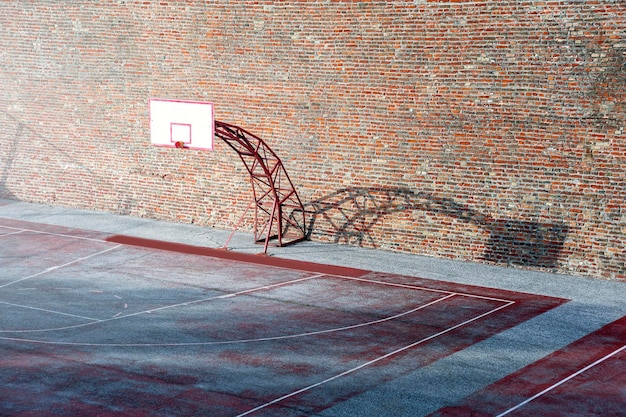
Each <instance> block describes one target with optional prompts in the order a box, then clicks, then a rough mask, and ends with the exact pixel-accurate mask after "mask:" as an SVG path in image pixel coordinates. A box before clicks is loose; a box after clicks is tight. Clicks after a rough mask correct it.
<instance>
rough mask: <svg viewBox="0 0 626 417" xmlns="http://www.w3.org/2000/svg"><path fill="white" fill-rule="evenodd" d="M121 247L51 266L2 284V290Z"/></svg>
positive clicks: (117, 246) (0, 286)
mask: <svg viewBox="0 0 626 417" xmlns="http://www.w3.org/2000/svg"><path fill="white" fill-rule="evenodd" d="M121 246H123V245H116V246H113V247H112V248H108V249H105V250H103V251H100V252H97V253H92V254H91V255H87V256H83V257H82V258H78V259H74V260H73V261H70V262H66V263H64V264H62V265H56V266H51V267H50V268H47V269H45V270H43V271H41V272H38V273H36V274H33V275H29V276H27V277H24V278H20V279H16V280H15V281H12V282H8V283H6V284H2V285H0V288H5V287H8V286H9V285H13V284H17V283H18V282H22V281H26V280H28V279H31V278H35V277H38V276H40V275H43V274H47V273H48V272H50V271H54V270H57V269H59V268H64V267H66V266H69V265H72V264H75V263H78V262H80V261H84V260H85V259H89V258H93V257H94V256H98V255H102V254H104V253H107V252H110V251H112V250H115V249H117V248H119V247H121Z"/></svg>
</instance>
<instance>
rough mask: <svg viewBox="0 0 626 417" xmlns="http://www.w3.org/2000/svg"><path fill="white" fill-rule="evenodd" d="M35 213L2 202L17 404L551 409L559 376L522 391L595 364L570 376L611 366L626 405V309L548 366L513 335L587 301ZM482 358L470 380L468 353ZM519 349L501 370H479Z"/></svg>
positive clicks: (100, 408)
mask: <svg viewBox="0 0 626 417" xmlns="http://www.w3.org/2000/svg"><path fill="white" fill-rule="evenodd" d="M28 207H30V208H33V207H34V208H35V209H37V210H38V212H39V216H31V218H29V219H25V217H28V216H24V215H23V214H22V215H20V216H15V215H13V216H11V215H10V210H9V213H7V212H5V213H4V216H3V213H2V210H1V209H2V208H4V207H0V270H1V271H2V272H1V274H0V352H1V353H2V354H1V355H0V380H1V381H2V384H1V386H0V399H1V401H0V415H14V416H38V415H50V414H51V413H50V411H51V410H54V415H60V416H64V415H67V416H70V415H72V416H75V415H103V416H106V415H117V416H119V415H129V416H130V415H133V416H142V415H145V416H199V415H202V416H233V417H234V416H247V415H250V416H341V415H364V416H365V415H426V414H428V412H434V413H435V414H436V415H459V416H461V415H470V414H471V413H474V414H475V415H498V413H504V412H507V413H510V415H542V413H541V411H542V410H552V408H549V407H553V404H552V402H551V401H549V399H550V398H552V397H549V395H553V394H555V393H556V392H558V391H557V390H556V388H557V387H555V388H554V390H552V389H551V390H548V391H549V392H548V391H546V393H544V394H545V395H544V394H541V397H542V398H541V401H539V400H538V399H533V400H532V401H529V402H528V403H524V404H521V403H523V402H524V401H525V400H527V399H529V398H532V397H533V396H534V395H536V394H538V393H542V391H543V390H545V388H546V386H551V385H554V384H555V383H558V381H562V380H563V379H565V378H568V375H572V374H575V373H576V372H577V371H580V370H584V371H582V372H579V373H578V374H577V375H575V376H573V377H570V378H569V379H567V381H564V382H561V383H558V384H559V386H562V387H565V382H567V384H574V383H575V378H576V377H579V376H581V375H584V376H585V377H586V378H591V380H592V383H597V384H600V383H604V384H606V380H603V379H602V377H601V376H602V375H605V373H604V372H600V373H598V372H596V373H592V372H591V368H595V367H596V366H597V368H595V369H594V371H596V370H600V369H601V368H600V367H601V366H609V369H613V370H614V371H615V372H616V373H615V374H614V376H613V377H611V381H613V382H614V384H613V385H612V386H613V388H614V391H613V393H614V394H611V395H608V396H603V397H602V398H599V399H598V400H599V401H602V402H603V403H605V404H606V403H607V398H608V402H609V403H610V400H611V398H613V399H615V400H616V401H621V403H623V401H624V397H623V395H624V389H625V387H624V379H623V375H624V370H625V364H624V353H623V350H619V349H620V346H621V345H620V343H621V344H622V345H623V344H624V343H625V342H624V339H625V332H624V323H623V320H622V321H617V322H616V323H617V324H613V327H606V328H602V329H603V330H597V331H596V332H595V333H594V332H591V334H589V335H586V336H584V338H583V337H580V338H579V337H578V335H577V334H576V330H574V331H573V334H572V335H571V336H567V337H563V336H562V335H559V330H558V329H554V333H555V334H556V337H555V339H557V340H558V339H561V340H562V342H561V344H558V343H557V345H558V346H556V347H559V348H561V349H562V352H561V353H559V350H558V349H556V348H555V349H553V351H554V352H553V353H551V354H552V355H553V356H549V355H544V354H543V353H542V352H544V351H547V350H549V349H550V348H549V347H541V346H535V348H536V350H537V352H536V353H535V356H536V357H537V359H540V358H544V357H545V358H546V359H543V362H541V361H533V354H532V353H531V355H530V356H529V357H528V358H527V359H525V361H526V362H527V363H526V362H520V363H522V364H523V365H525V366H519V364H516V362H515V361H514V360H506V359H503V358H504V357H505V356H506V350H509V353H508V354H509V355H510V354H511V352H513V351H515V350H516V349H520V350H521V349H524V348H525V347H526V348H527V347H528V346H534V345H532V344H529V345H520V344H519V342H512V340H513V339H511V337H513V338H514V333H515V331H519V330H516V329H519V328H522V329H523V328H524V326H531V327H532V326H533V325H535V324H533V323H538V322H537V320H540V319H541V318H542V317H546V316H549V315H550V314H555V312H557V311H559V310H560V309H563V308H565V307H566V306H567V305H569V304H571V303H572V299H571V298H567V297H563V296H557V295H556V294H534V293H531V292H528V291H517V290H511V289H500V288H495V287H488V286H481V285H475V284H468V283H463V282H451V281H446V280H441V279H432V278H431V279H427V278H421V277H416V276H411V275H405V274H401V273H395V272H389V271H384V270H378V271H377V270H374V269H373V268H369V267H367V262H365V261H364V262H359V260H358V259H357V260H356V262H354V264H353V265H346V264H343V265H337V264H334V265H333V264H331V263H325V262H319V260H320V258H323V255H322V256H320V257H319V258H316V257H315V256H310V255H309V256H308V258H309V259H293V257H292V259H287V258H286V257H281V256H264V255H255V254H252V253H245V251H236V250H233V251H226V250H221V249H215V248H210V247H208V246H204V245H198V244H197V243H198V242H197V241H193V239H190V241H189V242H181V241H180V239H178V240H179V241H178V242H173V240H175V239H155V238H154V236H148V235H147V234H146V233H137V234H139V235H141V234H143V236H137V235H133V234H131V233H120V232H123V231H127V230H123V228H119V227H118V228H115V227H109V230H111V231H106V230H103V229H107V227H102V226H99V225H96V224H93V226H94V227H93V228H91V229H90V228H86V227H84V226H86V224H81V227H69V226H68V225H67V224H65V225H63V224H60V223H68V217H67V212H66V213H64V215H63V216H61V217H59V216H57V220H59V219H61V221H49V220H46V218H44V217H42V216H41V213H42V210H43V211H45V209H46V208H45V207H39V206H28ZM22 213H24V212H23V211H22ZM80 214H81V213H74V215H75V216H76V217H75V218H76V219H77V220H76V223H78V224H80V223H81V220H80V219H79V215H80ZM82 214H84V213H82ZM16 217H22V218H16ZM34 217H39V218H38V219H35V218H34ZM53 217H54V216H53ZM35 220H38V221H35ZM42 220H43V221H42ZM116 220H117V221H119V220H120V219H119V218H118V219H116ZM130 221H133V220H130ZM54 223H56V224H54ZM86 223H89V222H86ZM110 224H118V223H115V222H113V223H110ZM158 226H163V225H162V224H155V227H156V229H155V230H157V229H158ZM167 227H172V228H173V229H176V227H177V226H176V225H173V226H172V225H169V226H167ZM171 231H172V230H169V232H171ZM181 233H182V234H184V233H185V232H184V231H182V232H181ZM168 236H172V235H169V234H168ZM296 248H298V246H297V245H296V246H293V247H291V248H281V249H280V251H288V250H289V249H292V250H294V249H296ZM312 260H314V261H317V262H312ZM381 269H382V268H381ZM585 282H587V281H585ZM613 284H618V286H617V288H620V289H621V288H622V287H621V286H620V285H619V283H613ZM602 285H604V284H602ZM544 292H549V291H544ZM566 295H567V294H566ZM574 298H576V297H574ZM573 302H574V303H575V302H576V300H574V301H573ZM610 303H611V301H610V300H609V304H610ZM618 304H619V303H618ZM616 313H618V314H617V315H618V316H619V311H616V309H615V308H613V306H609V308H608V309H607V312H606V313H605V316H606V317H604V316H603V320H599V321H598V320H596V322H598V323H596V324H594V325H593V326H595V327H600V324H605V323H603V321H607V320H609V318H610V317H613V316H615V315H616ZM592 321H593V320H592ZM589 326H591V325H589ZM582 328H585V325H582ZM607 329H608V330H607ZM543 331H545V330H543ZM607 332H608V336H607ZM539 333H541V332H539ZM580 333H581V334H582V333H590V332H586V331H584V330H582V329H581V330H580ZM498 339H501V340H500V342H499V343H504V346H502V345H501V346H502V347H501V350H500V351H499V352H498V353H494V351H490V350H489V349H490V346H491V347H492V345H491V344H492V343H494V340H498ZM569 339H572V345H571V346H574V347H568V346H569V345H568V344H567V343H565V341H567V340H569ZM579 339H580V341H579V342H576V340H579ZM507 343H508V345H506V344H507ZM575 343H582V345H581V346H585V348H584V349H578V348H576V346H578V345H576V344H575ZM607 344H608V345H607ZM594 346H595V347H597V349H590V347H594ZM490 352H491V353H490ZM563 352H565V353H563ZM590 352H595V353H590ZM613 352H614V353H613ZM481 353H482V355H481ZM609 353H613V354H612V355H611V356H610V357H607V358H605V359H604V360H602V361H601V362H598V363H597V364H595V362H597V361H598V360H599V359H601V358H604V356H606V355H607V354H609ZM467 354H470V355H472V356H473V357H475V360H473V361H469V362H468V361H467V359H465V368H466V369H465V373H464V375H465V376H464V377H460V376H459V374H458V373H457V372H458V370H455V368H454V367H451V364H452V363H453V361H459V360H463V358H464V355H467ZM520 354H521V355H522V356H523V355H525V354H528V352H523V353H520ZM476 355H478V356H482V357H478V356H476ZM563 355H565V356H563ZM490 356H492V357H491V358H490ZM554 358H556V359H554ZM563 358H566V359H567V360H565V361H564V360H563ZM503 360H504V361H505V362H506V363H507V364H508V365H504V366H503V367H502V369H498V370H494V371H493V372H492V373H493V375H491V376H490V377H487V378H486V377H485V375H484V373H485V372H484V370H483V369H473V367H478V368H481V367H484V366H485V365H484V364H486V363H488V364H489V365H487V370H488V368H489V367H494V368H498V366H499V365H498V364H499V363H501V362H502V361H503ZM451 361H452V362H451ZM605 361H606V362H605ZM564 362H567V363H568V364H569V366H568V367H566V368H564V367H563V363H564ZM590 364H594V365H593V366H591V367H589V365H590ZM507 367H510V368H511V369H510V371H509V370H507ZM585 367H588V369H585ZM446 369H449V373H448V374H447V375H446V372H445V370H446ZM555 369H559V373H558V375H556V376H555V377H554V378H550V379H549V380H546V375H552V374H553V373H554V371H555ZM538 370H542V372H538ZM546 370H547V371H546ZM514 371H515V372H517V373H515V372H514ZM472 372H474V373H475V374H476V375H474V376H473V380H472V381H468V382H467V383H465V384H462V385H463V387H461V389H460V390H459V388H458V387H457V388H455V384H458V383H459V378H460V379H461V380H462V379H463V378H470V379H472V376H471V375H469V374H471V373H472ZM499 374H502V375H501V376H502V378H498V379H494V380H492V381H489V379H490V378H491V379H493V378H494V375H499ZM593 375H595V377H594V376H593ZM620 375H621V376H620ZM424 378H426V379H424ZM520 378H522V380H523V381H525V382H524V383H523V384H522V385H523V386H524V387H526V390H524V391H520V390H519V389H518V388H516V387H517V386H518V385H519V382H516V381H519V380H520ZM446 379H447V380H448V381H449V382H448V383H446V382H444V381H446ZM555 381H557V382H555ZM594 381H595V382H594ZM487 382H490V383H491V385H490V384H487ZM425 386H426V387H425ZM597 386H600V385H597ZM511 387H513V388H511ZM562 387H561V388H562ZM569 387H578V388H576V389H577V390H578V391H577V392H581V393H585V392H586V391H585V388H584V387H583V386H582V385H581V384H580V383H579V384H578V385H569ZM432 390H435V391H436V390H439V391H443V393H441V392H440V394H439V395H438V396H434V397H435V398H433V396H432V394H428V393H431V392H432ZM464 390H465V391H467V393H466V394H467V395H463V392H464ZM386 392H387V393H389V392H393V393H392V394H388V395H385V393H386ZM503 392H505V393H508V394H507V395H508V397H510V398H508V397H507V399H506V400H504V401H503V400H502V393H503ZM420 393H421V394H422V395H424V396H425V397H424V398H423V401H422V402H424V403H427V404H429V405H428V406H427V407H425V406H424V405H423V404H421V402H420V399H419V395H420ZM494 393H495V394H494ZM481 395H482V397H481ZM620 395H621V397H620ZM485 396H488V397H489V398H498V401H491V402H489V401H484V398H485ZM426 397H428V398H426ZM583 397H584V396H583ZM399 398H402V399H399ZM476 398H479V400H476ZM537 398H538V397H537ZM579 398H580V396H579ZM585 398H589V397H585ZM581 401H582V400H580V399H579V400H578V403H580V404H581V405H580V407H579V409H580V410H583V408H582V407H583V405H585V406H586V404H587V403H588V402H584V403H583V402H581ZM546 402H547V403H546ZM386 403H388V404H387V405H386ZM418 403H419V404H418ZM392 404H393V405H392ZM516 404H518V406H517V408H516V409H515V410H511V408H512V407H514V406H516ZM519 404H521V405H519ZM563 404H566V403H563ZM567 404H569V405H571V404H576V401H575V400H574V403H572V402H571V401H570V402H567ZM394 407H395V409H394ZM537 407H539V408H537ZM542 407H543V408H542ZM559 407H561V408H560V409H561V410H564V408H563V407H565V405H560V406H559ZM570 408H571V407H570ZM385 409H386V410H387V411H384V410H385ZM558 409H559V408H558V407H557V410H558ZM507 410H510V411H507ZM538 410H539V411H538ZM574 410H576V408H575V409H574ZM426 411H428V412H426ZM468 411H469V412H470V414H467V412H468ZM387 413H388V414H387ZM515 413H517V414H515ZM545 415H547V414H545ZM552 415H559V414H558V413H557V414H552ZM568 415H577V414H575V413H574V414H568ZM580 415H589V414H583V413H581V414H580Z"/></svg>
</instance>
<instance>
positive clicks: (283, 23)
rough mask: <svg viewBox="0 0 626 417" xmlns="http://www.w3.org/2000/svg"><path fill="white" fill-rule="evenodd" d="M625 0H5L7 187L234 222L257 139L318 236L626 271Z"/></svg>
mask: <svg viewBox="0 0 626 417" xmlns="http://www.w3.org/2000/svg"><path fill="white" fill-rule="evenodd" d="M625 65H626V3H624V2H623V1H619V0H617V1H612V0H597V1H540V0H534V1H506V0H505V1H502V0H498V1H491V0H485V1H470V0H467V1H462V2H457V1H425V0H421V1H420V0H415V1H413V0H412V1H389V2H374V1H362V2H357V1H273V2H272V1H239V2H232V1H224V0H215V1H202V2H201V1H143V0H142V1H121V0H120V1H116V2H93V1H86V0H85V1H79V0H73V1H57V0H55V1H52V0H49V1H36V2H30V1H10V0H4V1H2V2H1V3H0V91H2V92H1V93H0V195H3V196H12V197H14V198H18V199H23V200H28V201H37V202H45V203H52V204H60V205H67V206H75V207H85V208H90V209H96V210H106V211H112V212H118V213H127V214H130V215H136V216H148V217H154V218H160V219H168V220H174V221H181V222H194V223H198V224H202V225H210V226H215V227H232V226H233V224H234V222H235V221H236V220H237V219H238V217H239V216H240V214H241V213H242V212H243V210H244V209H245V207H246V206H247V204H248V202H249V200H250V198H251V195H250V190H249V185H248V183H247V177H246V173H245V170H244V169H243V167H241V166H240V163H239V161H238V159H237V156H236V155H235V154H234V153H232V151H230V150H229V149H228V148H227V147H226V146H225V145H224V144H221V143H217V144H216V149H215V151H214V152H198V151H180V150H179V151H176V150H171V149H161V148H154V147H151V146H150V144H149V126H148V99H149V98H151V97H159V98H170V99H192V100H207V101H213V102H214V103H215V105H216V118H217V119H218V120H222V121H225V122H228V123H233V124H237V125H240V126H242V127H244V128H246V129H247V130H249V131H251V132H253V133H255V134H257V135H259V136H260V137H262V138H264V139H265V140H266V141H267V142H268V143H270V144H271V146H272V147H273V148H274V149H275V150H276V152H277V153H278V154H279V155H280V156H281V157H282V159H283V162H284V164H285V166H286V167H287V170H288V172H289V174H290V176H291V178H292V179H293V181H294V183H295V184H296V186H297V188H298V190H299V193H300V195H301V199H302V200H303V201H304V203H305V204H306V206H307V209H308V210H309V211H310V212H311V216H310V219H311V226H312V229H311V231H312V234H311V237H312V238H313V239H318V240H326V241H337V242H342V243H344V242H348V243H351V244H360V245H363V246H368V247H378V248H383V249H393V250H399V251H410V252H415V253H420V254H428V255H435V256H443V257H450V258H457V259H468V260H475V261H485V262H495V263H502V264H513V265H523V266H527V267H536V268H545V269H548V270H553V271H561V272H574V273H579V274H586V275H592V276H599V277H605V278H613V279H622V280H623V279H626V271H625V266H624V263H625V260H626V254H625V252H626V238H625V235H626V208H625V207H624V201H625V198H626V174H625V173H624V168H623V167H624V165H625V163H626V145H625V143H624V139H625V137H626V131H625V129H626V127H625V126H624V121H625V119H626V109H625V104H624V103H625V100H624V95H625V91H626V78H625V73H626V67H625Z"/></svg>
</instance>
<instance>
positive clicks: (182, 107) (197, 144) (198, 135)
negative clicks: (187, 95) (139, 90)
mask: <svg viewBox="0 0 626 417" xmlns="http://www.w3.org/2000/svg"><path fill="white" fill-rule="evenodd" d="M149 110H150V143H151V144H152V145H154V146H161V147H167V148H181V147H183V148H188V149H196V150H208V151H212V150H213V148H214V144H215V113H214V105H213V103H212V102H207V101H193V100H175V99H161V98H151V99H149Z"/></svg>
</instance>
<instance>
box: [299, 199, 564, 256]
mask: <svg viewBox="0 0 626 417" xmlns="http://www.w3.org/2000/svg"><path fill="white" fill-rule="evenodd" d="M305 210H306V212H307V214H308V217H309V222H308V223H309V224H308V228H307V232H308V236H307V237H309V238H310V237H311V236H312V235H318V236H322V237H327V238H330V239H332V240H333V241H334V242H335V243H349V244H356V245H359V246H372V247H378V244H377V242H376V238H375V235H374V234H373V233H372V231H373V229H374V227H375V226H376V225H377V224H379V223H381V222H382V220H383V218H384V217H385V216H387V215H390V214H394V213H407V216H406V217H408V221H412V220H411V218H410V212H412V211H415V210H419V211H425V212H430V213H435V214H439V215H445V216H448V217H450V218H454V219H457V220H460V221H462V222H466V223H468V224H473V225H477V226H479V227H481V228H483V229H484V230H486V231H487V232H488V233H489V238H488V240H487V243H486V249H485V251H484V253H483V254H482V255H481V256H480V258H479V259H480V260H484V261H488V262H494V263H498V264H517V265H523V266H532V267H542V268H557V267H558V260H559V258H560V255H561V252H562V250H563V245H564V242H565V239H566V237H567V235H568V232H569V227H568V226H567V225H566V224H564V223H554V224H550V223H537V222H529V221H518V220H511V219H495V218H492V217H491V216H489V215H486V214H483V213H481V212H479V211H476V210H473V209H471V208H470V207H468V206H464V205H462V204H459V203H458V202H456V201H455V200H453V199H450V198H442V197H437V196H435V195H433V194H431V193H427V192H417V193H416V192H414V191H413V190H410V189H408V188H386V187H370V188H367V187H350V188H345V189H341V190H339V191H337V192H335V193H332V194H329V195H327V196H324V197H322V198H321V199H318V200H315V201H311V202H309V203H307V204H305Z"/></svg>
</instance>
